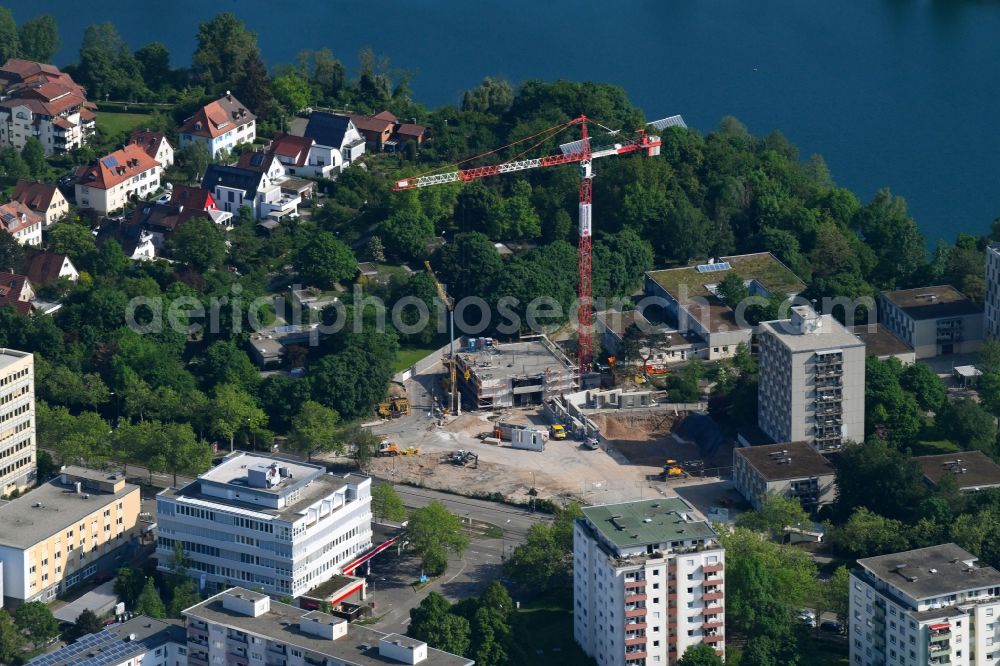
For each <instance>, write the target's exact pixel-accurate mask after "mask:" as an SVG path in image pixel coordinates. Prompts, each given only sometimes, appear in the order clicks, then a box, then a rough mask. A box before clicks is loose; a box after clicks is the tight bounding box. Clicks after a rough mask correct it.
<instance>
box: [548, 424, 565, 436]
mask: <svg viewBox="0 0 1000 666" xmlns="http://www.w3.org/2000/svg"><path fill="white" fill-rule="evenodd" d="M549 434H550V436H551V437H552V439H566V428H565V426H563V424H561V423H556V424H555V425H553V426H552V428H551V430H550V431H549Z"/></svg>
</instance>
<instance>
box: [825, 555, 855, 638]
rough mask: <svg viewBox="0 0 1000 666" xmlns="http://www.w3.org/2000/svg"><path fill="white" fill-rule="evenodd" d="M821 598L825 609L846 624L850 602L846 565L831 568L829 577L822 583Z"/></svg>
mask: <svg viewBox="0 0 1000 666" xmlns="http://www.w3.org/2000/svg"><path fill="white" fill-rule="evenodd" d="M823 599H824V602H825V603H824V605H825V606H826V608H827V610H829V611H830V612H831V613H833V614H834V615H836V616H837V620H838V621H839V622H840V623H841V624H843V625H846V624H847V621H848V619H849V618H848V613H850V604H851V572H850V570H849V569H848V568H847V567H845V566H843V565H841V566H839V567H837V568H836V569H834V570H833V573H832V574H830V579H829V580H828V581H826V583H824V588H823Z"/></svg>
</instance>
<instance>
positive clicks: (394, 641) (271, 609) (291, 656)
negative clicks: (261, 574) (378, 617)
mask: <svg viewBox="0 0 1000 666" xmlns="http://www.w3.org/2000/svg"><path fill="white" fill-rule="evenodd" d="M184 617H185V618H186V626H187V639H188V644H187V665H188V666H223V665H229V666H279V665H284V666H308V665H318V666H326V665H328V666H334V665H336V666H387V665H391V664H421V665H422V666H472V664H473V661H472V660H471V659H467V658H465V657H460V656H458V655H455V654H451V653H450V652H442V651H441V650H436V649H434V648H432V647H429V646H428V645H427V643H424V642H423V641H418V640H416V639H414V638H410V637H409V636H402V635H400V634H385V633H382V632H381V631H376V630H375V629H370V628H368V627H364V626H361V625H358V624H351V623H349V622H348V621H347V620H345V619H343V618H340V617H334V616H333V615H329V614H327V613H322V612H320V611H315V610H314V611H308V610H304V609H301V608H296V607H295V606H289V605H288V604H283V603H279V602H277V601H274V600H272V599H271V598H270V597H268V596H267V595H266V594H260V593H258V592H251V591H250V590H247V589H244V588H240V587H234V588H232V589H229V590H225V591H224V592H219V593H218V594H216V595H215V596H213V597H211V598H209V599H206V600H205V601H202V602H201V603H200V604H197V605H195V606H192V607H191V608H188V609H187V610H185V611H184Z"/></svg>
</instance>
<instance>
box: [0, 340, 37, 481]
mask: <svg viewBox="0 0 1000 666" xmlns="http://www.w3.org/2000/svg"><path fill="white" fill-rule="evenodd" d="M36 468H37V466H36V464H35V358H34V357H33V356H32V355H31V354H29V353H27V352H21V351H16V350H14V349H0V497H4V496H6V495H9V494H10V493H12V492H13V491H14V490H17V491H19V492H20V491H22V490H24V489H25V488H28V487H29V486H32V485H34V483H35V473H36Z"/></svg>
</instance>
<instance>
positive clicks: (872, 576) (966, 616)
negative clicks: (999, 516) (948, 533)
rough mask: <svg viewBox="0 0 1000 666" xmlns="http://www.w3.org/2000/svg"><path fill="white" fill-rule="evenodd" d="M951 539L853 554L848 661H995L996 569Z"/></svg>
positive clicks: (999, 583)
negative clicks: (878, 553)
mask: <svg viewBox="0 0 1000 666" xmlns="http://www.w3.org/2000/svg"><path fill="white" fill-rule="evenodd" d="M976 562H977V560H976V557H975V556H974V555H972V554H970V553H968V552H966V551H965V550H963V549H962V548H959V547H958V546H956V545H955V544H953V543H948V544H943V545H940V546H931V547H929V548H919V549H917V550H911V551H907V552H905V553H896V554H893V555H881V556H879V557H869V558H866V559H863V560H858V566H859V567H860V569H859V570H857V571H855V572H853V573H852V574H851V588H850V620H849V621H850V626H849V632H850V643H851V664H852V665H854V666H925V665H928V666H937V665H938V664H948V665H949V666H992V665H993V664H997V663H1000V571H997V570H996V569H994V568H993V567H980V566H978V565H977V563H976Z"/></svg>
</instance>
